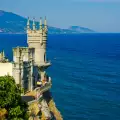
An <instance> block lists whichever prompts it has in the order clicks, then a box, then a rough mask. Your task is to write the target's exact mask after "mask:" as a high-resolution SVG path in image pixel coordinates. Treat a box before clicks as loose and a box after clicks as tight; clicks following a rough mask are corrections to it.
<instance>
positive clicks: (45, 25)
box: [44, 16, 47, 31]
mask: <svg viewBox="0 0 120 120" xmlns="http://www.w3.org/2000/svg"><path fill="white" fill-rule="evenodd" d="M44 29H45V30H46V31H47V19H46V16H45V20H44Z"/></svg>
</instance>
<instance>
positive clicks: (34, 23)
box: [33, 18, 35, 30]
mask: <svg viewBox="0 0 120 120" xmlns="http://www.w3.org/2000/svg"><path fill="white" fill-rule="evenodd" d="M33 30H35V18H33Z"/></svg>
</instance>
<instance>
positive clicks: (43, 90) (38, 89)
mask: <svg viewBox="0 0 120 120" xmlns="http://www.w3.org/2000/svg"><path fill="white" fill-rule="evenodd" d="M51 86H52V83H51V82H48V83H46V84H45V85H44V86H42V87H37V88H35V90H34V91H36V96H37V94H38V93H41V94H42V93H43V92H46V91H48V90H49V89H50V88H51ZM40 98H41V96H39V97H38V98H36V99H35V100H32V101H30V102H28V105H29V104H31V103H34V102H37V101H39V100H40Z"/></svg>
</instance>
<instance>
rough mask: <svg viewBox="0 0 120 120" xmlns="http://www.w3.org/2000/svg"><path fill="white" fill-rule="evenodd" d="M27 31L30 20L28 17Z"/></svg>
mask: <svg viewBox="0 0 120 120" xmlns="http://www.w3.org/2000/svg"><path fill="white" fill-rule="evenodd" d="M27 29H30V19H29V17H28V21H27Z"/></svg>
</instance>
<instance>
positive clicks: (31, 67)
mask: <svg viewBox="0 0 120 120" xmlns="http://www.w3.org/2000/svg"><path fill="white" fill-rule="evenodd" d="M32 23H33V24H32V29H31V28H30V20H29V18H28V21H27V43H28V47H16V48H13V62H9V60H8V59H6V57H5V53H4V51H3V52H1V53H0V68H1V71H0V76H4V75H11V76H13V77H14V79H15V82H16V84H19V85H20V86H21V87H22V88H24V90H25V91H32V90H33V89H35V87H36V86H37V81H41V80H45V78H47V74H46V72H45V70H46V69H47V68H48V67H49V66H50V65H51V63H50V62H49V61H47V58H46V43H47V31H48V29H47V20H46V18H45V20H44V26H43V24H42V19H41V18H40V22H39V29H37V28H36V24H35V19H33V22H32ZM47 79H48V78H47Z"/></svg>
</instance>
